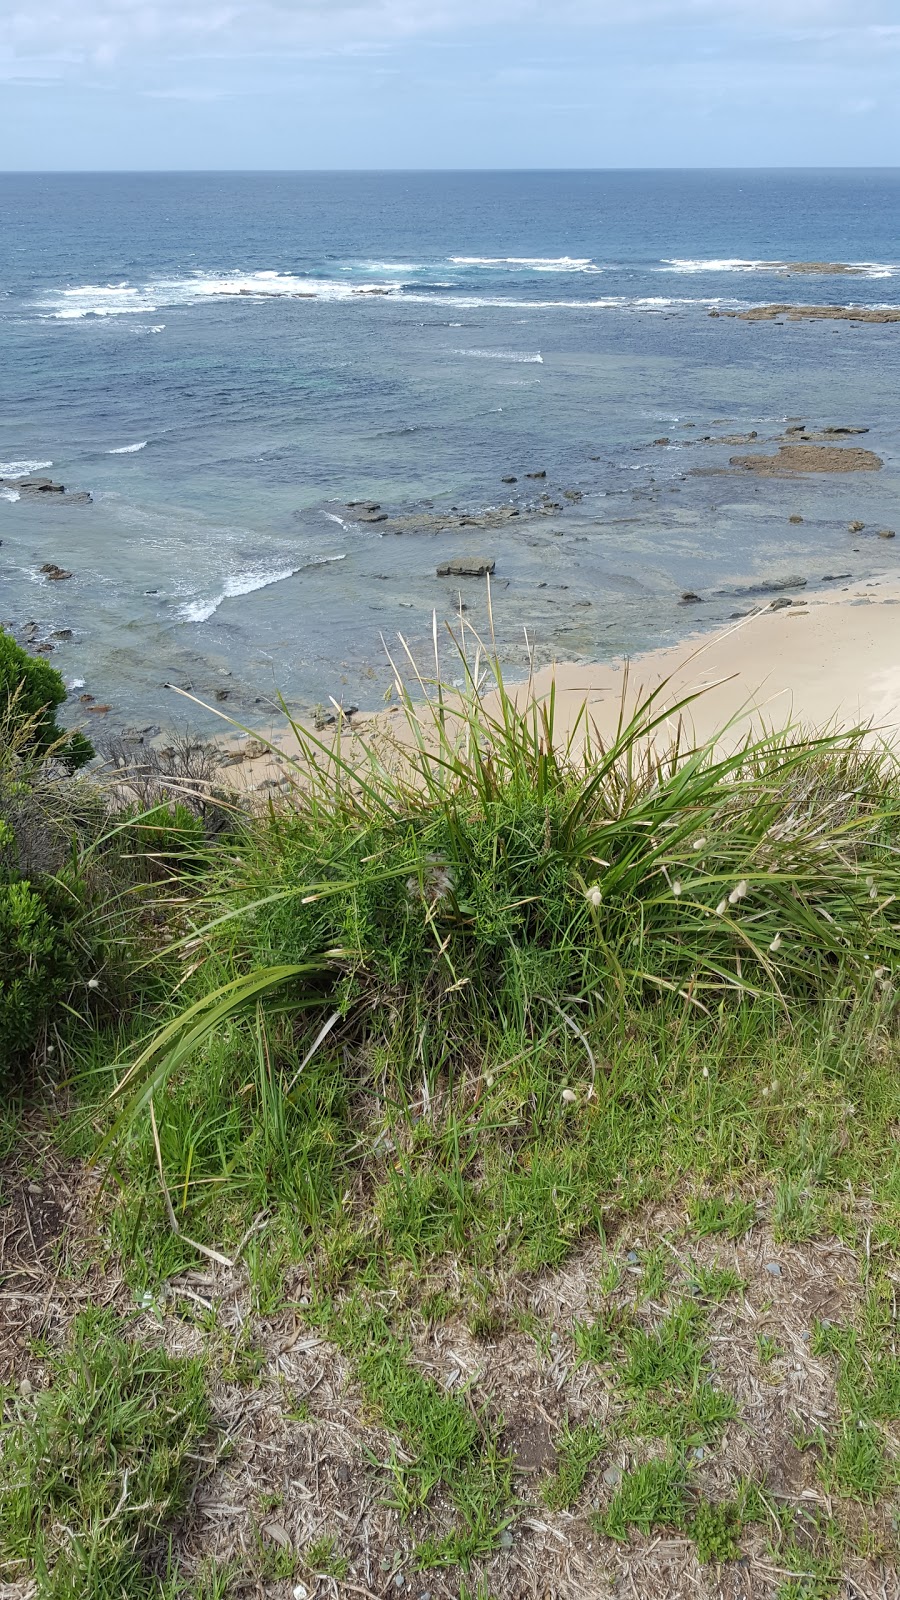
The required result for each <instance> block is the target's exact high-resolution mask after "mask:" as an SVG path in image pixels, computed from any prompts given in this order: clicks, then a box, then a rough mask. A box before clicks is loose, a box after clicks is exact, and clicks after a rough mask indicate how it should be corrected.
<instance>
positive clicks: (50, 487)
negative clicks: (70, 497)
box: [17, 478, 66, 494]
mask: <svg viewBox="0 0 900 1600" xmlns="http://www.w3.org/2000/svg"><path fill="white" fill-rule="evenodd" d="M17 488H19V489H28V490H30V491H31V492H32V493H34V494H65V492H66V490H65V485H64V484H62V483H54V482H53V479H52V478H19V479H18V482H17Z"/></svg>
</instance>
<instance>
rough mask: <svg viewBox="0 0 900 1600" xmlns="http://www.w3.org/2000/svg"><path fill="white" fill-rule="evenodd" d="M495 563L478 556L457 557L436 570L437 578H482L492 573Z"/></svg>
mask: <svg viewBox="0 0 900 1600" xmlns="http://www.w3.org/2000/svg"><path fill="white" fill-rule="evenodd" d="M496 565H497V563H496V562H495V561H491V560H489V559H487V558H479V557H478V556H459V557H457V558H456V559H455V560H453V561H445V562H443V563H442V565H441V566H439V567H438V569H437V575H438V577H439V578H484V577H487V576H488V574H489V573H491V572H493V571H494V568H495V567H496Z"/></svg>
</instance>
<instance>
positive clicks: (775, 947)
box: [769, 933, 781, 955]
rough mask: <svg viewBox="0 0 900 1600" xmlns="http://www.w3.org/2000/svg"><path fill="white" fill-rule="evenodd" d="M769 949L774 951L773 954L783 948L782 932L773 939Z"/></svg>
mask: <svg viewBox="0 0 900 1600" xmlns="http://www.w3.org/2000/svg"><path fill="white" fill-rule="evenodd" d="M769 949H770V950H771V951H772V954H773V955H774V954H775V951H776V950H780V949H781V934H780V933H776V935H775V937H774V939H773V940H772V943H771V944H770V945H769Z"/></svg>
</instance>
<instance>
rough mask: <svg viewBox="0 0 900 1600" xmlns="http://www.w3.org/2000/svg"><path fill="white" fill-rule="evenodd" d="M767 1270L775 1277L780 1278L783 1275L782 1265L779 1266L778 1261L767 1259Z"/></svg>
mask: <svg viewBox="0 0 900 1600" xmlns="http://www.w3.org/2000/svg"><path fill="white" fill-rule="evenodd" d="M766 1271H767V1272H768V1273H769V1275H770V1277H773V1278H780V1277H781V1267H780V1266H779V1264H778V1262H777V1261H767V1262H766Z"/></svg>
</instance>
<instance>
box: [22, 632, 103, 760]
mask: <svg viewBox="0 0 900 1600" xmlns="http://www.w3.org/2000/svg"><path fill="white" fill-rule="evenodd" d="M65 698H66V686H65V684H64V683H63V680H62V678H61V676H60V674H59V673H58V672H57V671H56V668H55V667H51V665H50V663H49V661H44V660H43V659H42V658H41V657H40V656H30V655H29V654H28V652H27V651H26V650H23V649H22V647H21V645H18V644H17V643H16V641H15V639H13V638H12V637H11V636H10V634H8V633H5V632H4V631H3V629H2V628H0V719H2V720H3V721H5V722H6V723H8V724H10V725H13V726H16V727H18V728H19V729H21V730H23V731H24V734H25V738H26V740H27V743H28V744H29V745H31V746H32V747H33V749H34V750H35V751H36V752H38V753H40V754H44V755H45V754H47V752H48V751H50V750H51V749H52V750H53V752H54V754H55V755H56V757H57V759H58V760H59V761H62V762H64V763H65V765H66V766H68V767H69V768H70V769H72V770H73V771H74V769H75V768H77V767H83V766H84V765H85V764H86V762H88V761H91V760H93V756H94V747H93V745H92V744H91V743H90V740H88V739H86V738H85V736H84V734H83V733H79V732H77V731H76V732H75V733H69V734H67V733H66V732H65V731H64V730H63V729H62V728H60V727H59V725H58V723H57V722H56V717H55V714H56V710H57V707H58V706H61V705H62V703H63V701H64V700H65Z"/></svg>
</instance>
